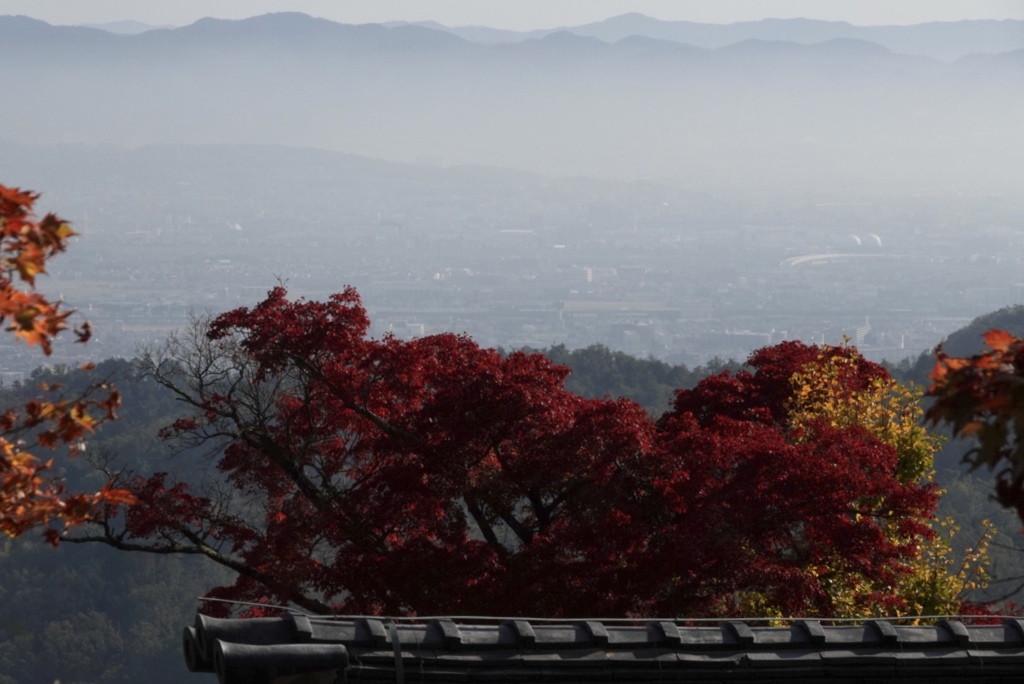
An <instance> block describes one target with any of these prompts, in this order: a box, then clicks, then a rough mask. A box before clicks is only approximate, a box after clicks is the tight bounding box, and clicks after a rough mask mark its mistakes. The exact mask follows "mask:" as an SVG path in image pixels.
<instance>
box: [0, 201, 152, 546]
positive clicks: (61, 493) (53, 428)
mask: <svg viewBox="0 0 1024 684" xmlns="http://www.w3.org/2000/svg"><path fill="white" fill-rule="evenodd" d="M37 199H38V195H36V194H35V193H32V192H28V191H24V190H20V189H18V188H10V187H7V186H4V185H0V323H6V324H7V327H6V330H7V331H9V332H12V333H13V334H14V335H15V336H16V337H17V338H18V339H21V340H24V341H25V342H27V343H28V344H34V345H39V347H40V348H41V349H42V351H43V353H44V354H46V355H49V354H50V353H51V351H52V344H53V340H54V338H55V337H56V336H57V335H58V334H59V333H60V332H61V331H63V330H65V329H66V328H67V319H68V317H69V316H70V315H71V313H72V312H71V311H69V310H64V309H61V307H60V302H51V301H50V300H49V299H47V297H46V296H45V295H43V294H42V293H40V292H38V291H37V290H36V288H35V284H36V276H38V275H40V274H42V273H45V272H46V262H47V260H49V259H50V258H51V257H53V256H54V255H56V254H58V253H60V252H62V251H64V249H65V247H66V246H67V244H68V240H69V239H70V238H71V237H72V236H73V235H74V234H75V233H74V231H72V230H71V227H70V226H69V225H68V224H67V222H65V221H64V220H63V219H61V218H59V217H57V216H56V215H54V214H47V215H45V216H44V217H43V218H41V219H38V218H37V217H36V215H35V213H34V211H33V207H34V205H35V202H36V200H37ZM74 334H75V336H76V337H77V339H78V341H80V342H85V341H86V340H87V339H88V338H89V328H88V326H83V327H82V328H80V329H78V330H75V331H74ZM44 389H45V390H47V391H52V390H54V389H56V388H44ZM117 404H118V395H117V393H116V391H113V390H111V389H110V388H106V387H95V388H92V390H91V391H89V392H87V393H86V395H85V396H80V397H77V398H74V399H66V398H65V399H45V400H44V399H41V400H37V401H30V402H28V403H27V404H25V405H24V406H23V407H20V408H8V409H6V410H5V411H4V413H3V414H2V415H0V531H2V532H3V533H5V534H7V535H9V536H18V535H21V534H23V533H24V532H25V531H27V530H29V529H32V528H35V527H46V526H48V525H50V524H51V523H55V524H56V527H52V528H49V529H47V530H46V535H47V537H48V538H49V539H50V540H51V541H56V539H57V538H58V536H59V533H60V530H61V528H62V527H63V526H70V525H76V524H80V523H82V522H84V521H85V520H88V519H89V518H90V517H92V515H93V514H94V513H95V512H96V510H97V507H98V506H99V505H101V504H103V503H107V504H115V503H130V502H131V501H132V500H133V499H132V497H131V496H130V495H129V494H128V493H127V492H125V491H123V490H118V489H115V488H110V487H107V488H104V489H103V490H101V491H99V492H96V493H91V494H90V493H69V492H66V491H65V490H64V486H63V484H62V483H61V482H60V481H59V480H56V479H54V478H52V477H50V471H51V467H52V460H43V459H41V458H40V457H38V456H37V455H35V454H33V453H32V451H38V449H40V448H41V449H46V450H53V449H57V448H59V447H64V448H66V449H68V451H69V452H70V453H71V454H74V453H75V452H76V451H77V450H78V448H79V447H80V445H81V443H82V441H81V440H82V439H83V438H84V437H85V436H86V435H87V434H88V433H90V432H91V431H92V430H93V429H94V428H95V427H96V426H97V425H98V424H99V423H101V422H103V421H104V420H109V419H112V418H113V417H114V410H115V409H116V407H117Z"/></svg>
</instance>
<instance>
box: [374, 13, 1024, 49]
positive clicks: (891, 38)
mask: <svg viewBox="0 0 1024 684" xmlns="http://www.w3.org/2000/svg"><path fill="white" fill-rule="evenodd" d="M407 24H408V22H391V23H390V24H388V25H390V26H399V25H407ZM417 25H419V26H424V27H426V28H431V29H435V30H439V31H447V32H449V33H454V34H455V35H457V36H459V37H461V38H465V39H466V40H469V41H473V42H479V43H515V42H521V41H523V40H529V39H536V38H543V37H544V36H546V35H549V34H551V33H555V32H557V31H567V32H569V33H574V34H576V35H580V36H588V37H591V38H598V39H600V40H603V41H606V42H609V43H614V42H618V41H620V40H622V39H624V38H628V37H630V36H641V37H644V38H657V39H659V40H668V41H672V42H675V43H683V44H686V45H692V46H694V47H702V48H709V49H713V48H720V47H726V46H727V45H732V44H733V43H739V42H741V41H744V40H772V41H789V42H793V43H803V44H811V43H822V42H825V41H829V40H835V39H837V38H846V39H853V40H864V41H868V42H871V43H878V44H879V45H882V46H883V47H887V48H889V49H890V50H892V51H893V52H902V53H906V54H913V55H924V56H927V57H934V58H936V59H942V60H947V61H952V60H955V59H959V58H961V57H964V56H966V55H970V54H975V53H988V54H992V53H999V52H1010V51H1012V50H1019V49H1022V48H1024V21H1019V20H1012V19H1006V20H970V21H967V20H965V21H956V22H929V23H924V24H915V25H910V26H854V25H853V24H849V23H847V22H845V21H820V20H816V19H763V20H761V21H744V22H737V23H732V24H704V23H698V22H692V21H663V20H660V19H654V18H652V17H648V16H645V15H643V14H638V13H630V14H623V15H620V16H617V17H612V18H610V19H606V20H604V21H600V22H595V23H592V24H583V25H581V26H566V27H562V28H559V29H547V30H536V31H524V32H519V31H505V30H501V29H492V28H487V27H483V26H457V27H450V26H444V25H442V24H438V23H437V22H419V23H418V24H417Z"/></svg>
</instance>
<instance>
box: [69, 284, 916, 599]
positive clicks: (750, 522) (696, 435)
mask: <svg viewBox="0 0 1024 684" xmlns="http://www.w3.org/2000/svg"><path fill="white" fill-rule="evenodd" d="M368 328H369V321H368V318H367V315H366V312H365V310H364V309H363V307H362V306H361V304H360V301H359V298H358V295H357V294H356V292H355V291H354V290H352V289H347V290H345V291H344V292H342V293H340V294H337V295H334V296H333V297H331V298H330V299H329V300H328V301H326V302H316V301H305V300H298V301H293V300H289V299H288V298H287V296H286V293H285V291H284V289H282V288H276V289H274V290H273V291H271V292H270V294H269V296H268V297H267V298H266V299H265V300H264V301H263V302H261V303H259V304H258V305H257V306H255V307H253V308H242V309H237V310H235V311H231V312H228V313H225V314H222V315H220V316H218V317H216V318H215V319H213V320H212V321H210V322H208V323H207V324H200V325H197V326H196V327H195V328H193V329H192V330H191V331H190V332H188V333H184V334H182V335H181V336H178V337H175V338H174V339H173V340H172V341H171V343H170V344H169V345H168V346H167V347H166V348H165V349H163V350H161V351H159V352H155V353H152V354H150V355H149V356H147V357H146V358H145V359H144V364H145V369H146V371H147V372H148V373H149V374H150V375H151V376H152V377H154V378H155V379H156V380H157V381H158V382H160V383H162V384H163V385H165V386H166V387H169V388H171V390H172V391H174V392H176V393H177V395H178V396H179V398H180V399H182V400H183V401H184V402H185V403H186V404H188V405H189V406H191V408H192V411H191V413H190V414H189V415H188V416H185V417H183V418H182V419H180V420H179V421H177V422H176V423H175V424H174V425H173V426H171V427H170V428H169V429H168V430H167V431H166V435H167V436H168V437H171V438H176V439H179V440H184V443H186V444H191V445H199V444H205V445H213V446H215V447H216V451H215V455H216V464H217V469H218V471H219V474H220V478H221V480H220V482H219V485H220V486H219V488H218V494H216V495H211V494H208V493H205V492H198V491H195V490H194V489H193V488H192V487H190V486H188V485H187V484H185V483H182V482H173V481H172V480H171V479H170V478H169V476H167V475H166V474H157V475H154V476H152V477H148V478H138V479H136V480H134V481H132V482H131V483H130V489H131V491H132V492H133V493H134V494H135V496H136V497H137V498H138V500H139V502H140V503H139V505H137V506H133V507H131V508H129V509H127V510H126V511H124V515H123V517H121V518H116V519H115V518H114V517H113V514H114V513H115V512H116V511H115V510H113V509H111V511H110V512H111V514H112V517H111V518H110V519H109V520H107V521H104V522H103V523H102V529H100V530H98V531H97V533H95V534H86V535H80V534H79V535H77V540H78V541H100V542H103V543H107V544H110V545H112V546H115V547H118V548H124V549H139V550H149V551H154V552H160V553H175V552H177V553H192V554H201V555H205V556H207V557H209V558H211V559H213V560H214V561H216V562H218V563H221V564H223V565H225V566H227V567H229V568H231V569H232V570H234V571H235V572H236V573H237V579H236V581H235V582H234V583H233V584H232V585H230V586H227V587H219V588H217V589H216V590H214V591H213V592H211V596H212V597H217V598H225V599H237V600H250V601H260V602H266V601H269V602H273V603H292V604H295V605H298V606H300V607H302V608H305V609H307V610H312V611H315V612H320V613H330V612H341V613H360V614H366V613H369V614H419V615H427V614H492V613H495V612H498V613H502V614H513V615H549V616H580V615H653V614H661V615H699V614H714V615H730V614H740V613H742V612H744V611H745V610H748V609H749V607H750V605H753V604H752V603H750V602H749V601H748V602H747V603H745V602H744V601H745V600H746V599H749V597H751V596H756V597H757V602H758V605H772V606H774V607H775V609H777V610H785V611H792V612H805V611H811V610H813V611H814V612H816V613H818V614H821V615H829V614H831V613H832V612H834V610H835V606H834V605H833V603H832V601H831V598H830V597H832V596H833V595H834V592H832V591H831V590H830V588H829V586H830V585H831V584H833V583H836V582H838V581H841V580H842V581H849V580H850V578H852V577H856V578H857V580H856V581H857V582H861V581H863V582H864V583H865V585H870V586H872V587H878V586H883V585H886V584H887V583H888V584H893V583H895V582H897V581H898V579H899V577H900V576H901V574H904V573H906V572H909V568H908V567H907V565H906V562H907V561H908V560H910V559H912V558H913V556H914V555H915V554H916V548H917V545H918V544H919V542H921V541H923V540H926V539H927V538H928V537H929V535H930V531H929V529H928V527H927V524H926V523H927V521H928V520H929V519H930V516H931V512H932V510H933V508H934V505H935V501H936V494H935V492H934V489H933V488H932V487H931V486H930V485H927V484H917V483H908V482H903V481H901V480H900V479H899V478H898V477H897V476H896V470H897V464H896V456H895V454H894V452H893V450H892V448H891V447H888V446H886V445H885V444H882V443H881V442H879V441H878V440H877V439H875V438H874V437H872V436H871V435H869V434H867V433H866V432H865V431H864V430H860V429H852V428H851V429H838V428H831V427H829V426H827V425H824V424H823V425H821V426H818V427H817V428H816V434H815V438H814V439H813V440H807V439H800V438H799V437H800V436H799V435H794V434H793V430H792V427H791V425H789V423H788V421H787V410H788V409H787V397H788V396H789V395H790V394H791V393H792V391H793V390H792V387H791V386H790V385H789V384H788V383H789V382H790V380H789V378H790V376H792V374H793V372H795V371H796V370H800V369H802V368H804V367H805V366H806V365H807V364H808V363H814V362H816V361H817V360H819V359H820V358H821V355H822V352H821V350H819V349H818V348H816V347H806V346H803V345H799V344H795V343H787V344H785V345H781V346H778V347H773V348H770V349H768V350H765V351H763V352H762V353H761V354H759V355H756V356H755V357H753V358H752V360H751V363H752V364H753V366H754V369H755V370H754V372H752V373H747V372H744V373H740V374H738V375H736V376H730V375H728V374H723V375H720V376H716V377H713V378H709V379H708V380H706V381H704V382H702V383H701V384H700V385H699V386H698V387H697V388H695V389H694V390H692V391H681V392H679V394H678V396H677V399H676V402H675V407H674V409H673V410H672V411H671V412H669V413H668V414H666V415H665V416H664V417H663V418H662V419H661V420H660V421H659V422H657V423H655V422H654V421H652V420H651V419H650V417H649V416H648V415H647V414H646V413H645V412H644V411H643V410H642V409H641V408H640V407H639V406H637V405H636V404H634V403H632V402H629V401H626V400H618V401H615V400H611V399H583V398H581V397H579V396H576V395H574V394H572V393H570V392H568V391H566V390H565V388H564V381H565V378H566V376H567V374H568V370H567V369H566V368H564V367H561V366H556V365H554V364H552V363H551V362H550V361H548V360H547V359H546V358H544V357H543V356H541V355H537V354H525V353H519V352H516V353H512V354H509V355H507V356H503V355H501V354H499V353H497V352H495V351H493V350H489V349H481V348H480V347H479V346H478V345H477V344H475V343H474V342H473V341H472V340H470V339H468V338H466V337H463V336H458V335H451V334H443V335H435V336H429V337H424V338H421V339H415V340H411V341H403V340H399V339H397V338H394V337H390V336H388V337H384V338H382V339H373V338H371V337H369V335H368ZM827 353H833V352H827ZM834 353H840V352H834ZM841 353H846V354H852V355H855V352H853V351H852V350H851V351H845V352H841ZM857 358H858V359H859V357H857ZM858 363H859V364H860V365H858V366H856V367H857V369H858V372H857V373H853V374H851V379H850V382H851V383H853V384H856V382H858V381H859V380H858V379H859V378H860V375H861V374H863V375H864V376H865V377H868V376H871V375H872V374H877V373H880V372H882V373H884V371H883V370H881V369H880V368H879V367H878V366H875V365H874V364H868V363H867V362H860V361H858ZM861 371H862V373H861ZM893 529H898V530H899V534H892V530H893ZM872 591H873V590H872ZM893 601H894V602H896V601H898V599H896V598H893ZM210 610H212V611H216V610H218V608H217V607H216V606H213V607H210Z"/></svg>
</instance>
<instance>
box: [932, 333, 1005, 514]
mask: <svg viewBox="0 0 1024 684" xmlns="http://www.w3.org/2000/svg"><path fill="white" fill-rule="evenodd" d="M984 340H985V344H986V345H987V346H988V350H986V351H983V352H981V353H980V354H975V355H973V356H970V357H951V356H948V355H947V354H946V353H945V352H944V351H943V350H942V348H941V347H939V349H938V352H937V356H938V358H937V360H936V363H935V368H934V369H933V370H932V373H931V380H932V384H931V387H930V388H929V389H928V396H929V397H931V398H932V399H933V400H934V401H933V403H932V405H931V406H930V407H929V408H928V412H927V417H928V420H930V421H931V422H932V423H933V424H939V423H944V424H947V425H949V426H950V427H951V428H952V429H953V432H954V434H956V435H957V436H960V437H969V438H974V439H976V440H977V447H976V448H974V449H972V450H971V451H969V452H968V453H967V454H966V456H965V460H966V461H967V462H968V463H969V465H970V466H971V467H973V468H980V467H982V466H985V467H986V468H988V469H989V470H991V471H994V472H995V475H996V497H997V498H998V500H999V502H1000V503H1002V504H1003V505H1004V506H1007V507H1009V508H1014V509H1016V511H1017V513H1018V515H1019V516H1020V518H1021V521H1024V340H1022V339H1021V338H1019V337H1016V336H1014V335H1012V334H1010V333H1008V332H1006V331H1003V330H990V331H988V332H987V333H985V335H984Z"/></svg>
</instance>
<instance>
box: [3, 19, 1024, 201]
mask: <svg viewBox="0 0 1024 684" xmlns="http://www.w3.org/2000/svg"><path fill="white" fill-rule="evenodd" d="M996 23H997V24H999V25H1002V23H999V22H996ZM961 24H962V26H961ZM961 24H949V25H936V26H937V27H938V28H937V29H936V30H938V29H939V28H943V27H945V29H946V30H955V29H957V27H959V29H960V30H962V31H966V32H968V33H969V32H970V30H972V27H983V26H988V24H987V23H985V22H976V23H970V22H968V23H961ZM1019 24H1020V22H1018V23H1017V25H1019ZM634 25H635V26H636V27H639V28H642V27H643V26H648V27H657V26H662V27H663V28H664V29H665V31H668V30H669V29H672V30H677V29H678V30H681V28H686V27H691V28H692V25H682V26H681V25H680V23H679V22H671V23H670V22H655V21H654V20H650V19H647V18H645V17H640V16H637V15H626V16H625V17H619V18H616V19H613V20H609V21H607V22H602V23H601V24H597V25H593V27H592V28H593V31H592V33H595V34H596V33H598V32H599V31H598V29H600V30H602V31H607V32H608V33H606V34H602V35H603V37H604V38H608V39H614V38H615V37H616V35H622V34H627V33H629V32H630V31H631V30H632V29H631V28H630V27H631V26H634ZM1009 25H1010V24H1007V26H1009ZM732 26H733V28H732V29H730V30H734V31H738V30H739V29H738V28H736V27H740V26H741V25H732ZM743 26H747V25H743ZM830 26H832V24H828V23H824V22H802V21H796V20H794V21H785V22H782V21H780V22H756V23H755V24H751V25H749V27H748V28H750V29H751V30H753V29H754V28H758V27H760V29H764V30H767V29H769V28H770V29H772V30H773V31H776V33H774V34H770V35H774V36H776V37H777V36H778V35H781V33H779V32H783V30H785V31H788V32H789V33H787V34H786V35H796V33H799V31H800V30H801V27H804V29H806V30H804V32H803V33H802V34H800V35H803V36H804V37H805V38H806V40H807V41H812V40H813V38H814V37H822V38H824V37H825V36H826V33H818V34H815V33H814V31H824V29H825V28H828V27H830ZM837 26H838V27H843V26H846V27H847V29H849V30H854V29H856V27H850V26H848V25H844V24H838V25H837ZM616 27H618V28H616ZM721 28H722V30H723V31H724V30H725V29H726V28H728V27H721ZM909 28H913V27H908V30H909ZM812 29H813V30H812ZM894 30H895V29H894ZM614 31H618V34H615V33H614ZM709 31H710V29H709ZM722 35H723V36H724V35H725V34H722ZM735 35H736V36H739V35H741V34H739V33H737V34H735ZM742 35H747V34H742ZM721 40H723V41H724V40H726V39H725V38H721ZM993 44H996V43H993ZM0 69H3V71H4V73H7V74H17V83H18V86H17V89H16V90H11V91H8V92H9V97H12V98H13V97H17V106H6V107H3V108H0V137H4V138H7V139H9V140H12V141H18V142H29V143H61V142H81V143H113V144H118V145H127V146H137V145H144V144H151V143H178V142H180V143H212V142H222V143H269V144H285V145H301V146H312V147H323V148H329V149H335V150H340V151H345V152H351V153H356V154H362V155H366V156H371V157H378V158H384V159H391V160H399V161H413V160H416V159H420V158H430V159H434V160H438V161H440V162H441V163H456V164H461V163H480V164H488V165H496V166H506V167H513V168H522V169H527V170H532V171H541V172H545V173H549V174H577V175H597V176H616V177H620V178H622V177H625V178H639V177H643V178H658V179H666V180H672V181H673V182H683V183H686V184H689V185H691V186H693V187H702V188H717V189H723V188H726V189H728V188H739V187H742V188H746V189H752V188H753V189H757V190H758V191H762V192H774V191H777V190H778V189H779V188H780V187H789V188H792V187H808V188H810V187H825V186H828V187H832V188H835V187H855V186H856V187H860V186H865V185H866V186H870V187H872V188H874V189H876V190H877V189H880V188H881V189H901V190H902V189H913V188H918V187H921V186H929V187H931V186H934V185H935V184H939V185H940V186H941V187H946V188H949V189H952V190H960V189H978V188H980V189H982V190H984V191H989V190H992V191H994V190H998V189H1002V188H1017V187H1019V182H1018V181H1019V178H1022V177H1024V169H1022V165H1024V155H1022V154H1021V153H1020V151H1021V150H1022V149H1024V127H1022V126H1020V116H1019V113H1020V112H1022V111H1024V89H1022V88H1021V87H1020V85H1021V83H1024V49H1018V50H1014V51H1010V52H1004V53H1001V54H995V55H973V56H970V57H964V58H962V59H959V60H957V61H955V62H952V63H947V62H945V61H942V60H940V59H936V58H932V57H926V56H921V55H913V54H901V53H899V52H896V51H894V50H892V49H890V48H887V47H885V46H883V45H881V44H879V43H875V42H870V41H865V40H862V39H860V38H850V37H829V38H828V39H826V40H823V41H821V42H804V41H794V40H789V41H782V40H776V39H771V40H769V39H766V38H764V37H747V38H744V39H742V40H739V42H730V44H728V45H726V46H724V47H716V48H712V47H699V46H694V45H688V44H684V43H680V42H678V41H676V40H674V39H666V37H665V35H661V36H643V35H629V36H628V37H624V38H621V39H618V40H616V42H608V41H607V40H604V39H603V38H600V37H595V36H593V35H590V36H588V35H582V29H579V30H578V31H577V32H570V31H558V32H554V33H548V34H546V35H543V36H540V37H530V38H526V39H524V40H520V41H519V42H500V43H495V44H484V43H480V42H474V41H472V40H467V39H466V38H463V37H460V36H459V35H456V34H455V33H452V32H450V31H447V30H439V29H437V28H436V27H430V26H420V25H402V26H391V27H389V26H384V25H379V24H368V25H358V26H354V25H345V24H338V23H334V22H330V21H327V20H323V19H315V18H312V17H309V16H306V15H303V14H297V13H281V14H271V15H264V16H261V17H254V18H252V19H246V20H241V21H226V20H216V19H203V20H200V21H198V22H196V23H194V24H191V25H189V26H185V27H181V28H176V29H158V30H148V31H145V32H142V33H138V34H115V33H111V32H109V31H106V30H100V29H95V28H87V27H58V26H51V25H49V24H46V23H43V22H40V21H35V20H32V19H28V18H25V17H0ZM1015 179H1017V180H1015Z"/></svg>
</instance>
